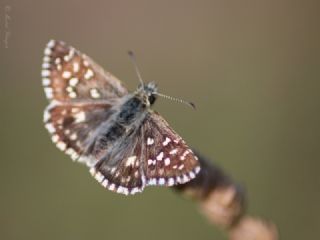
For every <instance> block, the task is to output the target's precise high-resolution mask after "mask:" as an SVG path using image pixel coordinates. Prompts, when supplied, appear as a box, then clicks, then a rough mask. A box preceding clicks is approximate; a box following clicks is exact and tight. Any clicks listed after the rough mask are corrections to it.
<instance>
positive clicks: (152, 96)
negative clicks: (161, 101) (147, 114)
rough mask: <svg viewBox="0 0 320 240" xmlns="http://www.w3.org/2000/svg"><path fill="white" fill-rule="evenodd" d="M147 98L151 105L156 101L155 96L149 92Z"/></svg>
mask: <svg viewBox="0 0 320 240" xmlns="http://www.w3.org/2000/svg"><path fill="white" fill-rule="evenodd" d="M148 100H149V103H150V104H151V105H152V104H153V103H154V102H155V101H156V97H155V96H154V95H153V94H151V95H150V96H149V97H148Z"/></svg>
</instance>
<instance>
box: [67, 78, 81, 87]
mask: <svg viewBox="0 0 320 240" xmlns="http://www.w3.org/2000/svg"><path fill="white" fill-rule="evenodd" d="M78 82H79V79H78V78H76V77H73V78H71V79H70V80H69V85H70V86H73V87H75V86H76V85H77V84H78Z"/></svg>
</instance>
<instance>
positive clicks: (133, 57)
mask: <svg viewBox="0 0 320 240" xmlns="http://www.w3.org/2000/svg"><path fill="white" fill-rule="evenodd" d="M128 55H129V57H130V59H131V61H132V63H133V66H134V69H135V71H136V73H137V76H138V78H139V81H140V83H141V86H142V87H144V82H143V80H142V77H141V74H140V71H139V68H138V64H137V60H136V57H135V55H134V53H133V52H132V51H128Z"/></svg>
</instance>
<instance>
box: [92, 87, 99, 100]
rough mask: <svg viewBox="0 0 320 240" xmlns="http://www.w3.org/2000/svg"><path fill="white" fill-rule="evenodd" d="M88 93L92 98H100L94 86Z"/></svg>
mask: <svg viewBox="0 0 320 240" xmlns="http://www.w3.org/2000/svg"><path fill="white" fill-rule="evenodd" d="M90 95H91V97H92V98H100V93H99V91H98V89H96V88H92V89H90Z"/></svg>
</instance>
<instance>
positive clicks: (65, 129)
mask: <svg viewBox="0 0 320 240" xmlns="http://www.w3.org/2000/svg"><path fill="white" fill-rule="evenodd" d="M44 54H45V56H44V59H43V64H42V84H43V86H44V91H45V94H46V97H47V98H48V99H49V101H50V104H49V105H48V107H47V108H46V109H45V111H44V123H45V127H46V128H47V130H48V131H49V133H50V134H51V139H52V141H53V142H54V143H55V144H56V146H57V147H58V148H59V149H60V150H62V151H63V152H65V153H66V154H68V155H70V156H71V158H72V159H73V160H75V161H79V162H82V163H85V164H86V165H87V166H88V167H89V168H90V172H91V174H92V175H93V176H94V177H95V178H96V179H97V180H98V181H99V182H100V183H101V184H102V185H103V186H104V187H105V188H108V189H110V190H112V191H115V192H118V193H122V194H126V195H127V194H134V193H137V192H141V191H142V190H143V189H144V187H145V186H148V185H166V186H173V185H176V184H181V183H186V182H188V181H190V180H191V179H193V178H195V176H196V174H197V173H198V172H199V171H200V165H199V162H198V158H197V157H196V156H195V155H194V154H193V152H192V150H191V149H190V148H189V147H188V146H187V145H186V143H185V142H184V140H183V139H182V138H181V137H180V136H179V135H178V134H177V133H176V132H175V131H174V130H173V129H172V128H170V126H169V125H168V123H167V122H166V121H165V120H164V119H163V118H162V117H161V116H160V115H159V114H158V113H156V112H154V111H153V110H151V108H150V107H151V105H152V104H153V103H154V102H155V100H156V97H157V96H165V95H162V94H160V93H158V92H157V87H156V85H155V84H154V83H148V84H144V83H143V82H142V80H141V77H140V73H139V71H138V69H137V67H136V65H135V67H136V70H137V73H138V76H139V79H140V80H141V84H140V85H139V87H138V88H137V90H136V91H135V92H133V93H129V92H128V90H127V89H126V88H125V87H124V86H123V85H122V83H121V82H120V81H119V80H118V79H117V78H116V77H114V76H113V75H112V74H110V73H109V72H106V71H104V70H103V69H102V68H101V67H100V66H99V65H98V64H96V63H95V62H94V61H93V60H91V59H90V58H89V57H88V56H86V55H84V54H82V53H81V52H80V51H78V50H76V49H75V48H73V47H71V46H68V45H66V44H65V43H64V42H62V41H55V40H51V41H50V42H49V43H48V44H47V46H46V48H45V50H44ZM131 56H132V54H131Z"/></svg>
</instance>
